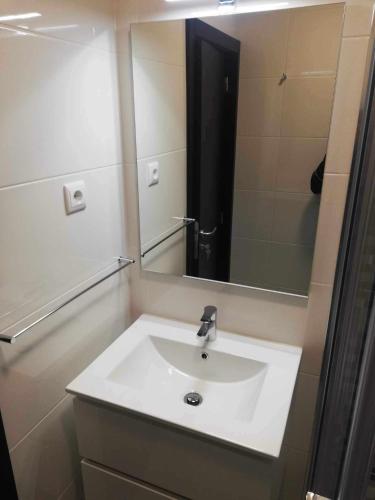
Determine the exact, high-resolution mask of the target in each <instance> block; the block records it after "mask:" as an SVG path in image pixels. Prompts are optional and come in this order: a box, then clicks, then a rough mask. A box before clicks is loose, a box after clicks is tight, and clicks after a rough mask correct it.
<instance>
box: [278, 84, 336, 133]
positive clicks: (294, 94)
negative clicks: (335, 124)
mask: <svg viewBox="0 0 375 500" xmlns="http://www.w3.org/2000/svg"><path fill="white" fill-rule="evenodd" d="M284 85H285V94H284V99H283V114H282V125H281V135H282V136H284V137H290V136H292V137H327V136H328V132H329V125H330V121H331V109H332V102H333V91H334V85H335V79H334V78H333V77H332V78H330V77H316V78H288V80H287V81H286V82H285V84H284Z"/></svg>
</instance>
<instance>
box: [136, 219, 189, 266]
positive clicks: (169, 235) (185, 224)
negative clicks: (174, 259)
mask: <svg viewBox="0 0 375 500" xmlns="http://www.w3.org/2000/svg"><path fill="white" fill-rule="evenodd" d="M173 219H177V220H181V221H182V226H180V227H178V228H177V229H175V230H174V231H172V232H171V233H169V234H168V235H167V236H164V238H162V239H161V240H159V241H158V242H156V243H154V245H152V246H150V248H148V249H147V250H145V251H144V252H143V253H141V257H145V256H146V255H147V254H148V253H149V252H151V250H154V248H156V247H158V246H159V245H161V244H162V243H164V241H166V240H168V239H169V238H171V237H172V236H173V235H174V234H176V233H178V232H179V231H181V229H184V227H187V226H190V224H193V222H196V221H195V219H189V218H188V217H173Z"/></svg>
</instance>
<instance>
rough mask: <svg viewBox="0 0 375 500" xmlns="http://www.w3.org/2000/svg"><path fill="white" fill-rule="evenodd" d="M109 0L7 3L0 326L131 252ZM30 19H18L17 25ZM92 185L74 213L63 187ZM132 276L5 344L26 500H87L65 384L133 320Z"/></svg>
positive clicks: (0, 154)
mask: <svg viewBox="0 0 375 500" xmlns="http://www.w3.org/2000/svg"><path fill="white" fill-rule="evenodd" d="M113 7H114V5H113V2H111V1H107V0H67V1H64V2H51V1H48V0H17V2H15V1H14V0H0V17H1V16H5V15H10V14H22V13H27V12H38V13H40V14H41V16H39V17H36V18H33V19H27V20H23V21H22V20H18V21H14V22H12V21H9V22H8V24H0V54H1V56H0V73H1V78H0V109H1V113H0V227H1V236H0V240H1V243H0V327H1V328H4V327H5V326H9V325H11V324H12V323H14V321H16V320H17V319H19V318H21V317H22V316H23V315H24V314H26V313H29V312H31V311H32V310H33V309H34V308H35V307H36V306H41V305H43V304H45V302H46V301H48V300H50V299H52V298H55V297H57V296H59V295H60V294H61V293H62V292H63V291H66V290H67V289H69V288H70V287H72V286H75V285H80V284H81V283H82V282H83V281H84V280H86V279H87V278H88V277H89V276H91V275H92V274H93V273H94V272H96V271H98V270H100V269H102V268H103V267H104V266H107V265H108V264H109V263H110V262H111V261H113V259H114V257H116V256H118V255H121V254H123V255H126V253H127V252H126V240H125V237H124V234H125V229H126V228H125V222H124V221H125V215H126V214H125V213H124V200H123V170H122V152H121V139H120V116H119V96H118V76H117V60H116V52H115V51H116V45H115V22H114V10H113ZM16 25H17V26H18V25H22V27H21V28H20V27H17V26H16ZM74 180H84V181H85V183H86V188H87V208H86V210H84V211H82V212H78V213H76V214H74V215H70V216H67V215H66V214H65V208H64V200H63V184H65V183H67V182H70V181H74ZM128 311H129V286H128V271H122V272H121V274H118V275H116V276H115V277H113V278H111V279H110V280H108V281H106V282H105V283H103V284H102V285H100V286H99V287H98V288H96V289H95V290H93V291H91V292H89V293H88V294H86V295H84V296H82V297H81V298H80V299H78V300H77V301H75V302H74V303H72V304H71V305H69V306H66V307H65V308H64V309H62V310H61V311H59V312H58V313H56V314H55V315H54V316H53V317H51V318H50V319H48V320H45V321H44V322H43V323H41V324H40V325H39V326H37V327H35V328H33V330H32V333H31V334H29V335H26V336H24V337H23V338H20V339H19V341H18V342H17V343H16V344H14V345H7V344H4V343H1V344H0V405H1V411H2V415H3V419H4V425H5V430H6V435H7V440H8V445H9V448H10V454H11V459H12V463H13V468H14V473H15V478H16V483H17V489H18V493H19V498H20V500H26V499H28V500H44V499H48V500H50V499H68V498H69V499H72V498H77V499H78V498H80V499H81V498H82V497H81V494H80V492H79V481H77V478H78V476H79V456H78V451H77V447H76V443H75V433H74V422H73V415H72V409H71V397H70V396H67V395H66V394H65V391H64V388H65V386H66V385H67V384H68V383H69V382H70V381H71V380H72V379H73V378H74V377H75V376H76V375H78V373H80V372H81V371H82V369H83V368H85V366H87V365H88V364H89V363H90V362H91V361H92V360H93V359H94V358H95V357H96V356H97V355H98V354H99V353H100V352H101V351H102V350H103V349H104V348H105V347H106V346H107V345H108V344H109V343H110V342H111V341H112V340H114V339H115V338H116V337H117V336H118V335H119V334H120V333H121V332H122V331H123V330H124V329H125V328H126V326H127V325H128V324H129V312H128Z"/></svg>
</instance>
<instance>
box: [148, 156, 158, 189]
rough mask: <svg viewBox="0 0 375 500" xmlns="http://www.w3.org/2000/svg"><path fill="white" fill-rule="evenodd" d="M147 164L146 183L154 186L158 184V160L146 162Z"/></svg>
mask: <svg viewBox="0 0 375 500" xmlns="http://www.w3.org/2000/svg"><path fill="white" fill-rule="evenodd" d="M147 166H148V185H149V187H150V186H154V185H155V184H159V162H158V161H151V162H150V163H148V164H147Z"/></svg>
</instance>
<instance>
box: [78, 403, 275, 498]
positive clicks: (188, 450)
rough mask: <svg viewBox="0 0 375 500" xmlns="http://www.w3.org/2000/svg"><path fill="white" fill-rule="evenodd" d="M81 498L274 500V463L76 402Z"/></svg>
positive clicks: (105, 407) (143, 419)
mask: <svg viewBox="0 0 375 500" xmlns="http://www.w3.org/2000/svg"><path fill="white" fill-rule="evenodd" d="M74 410H75V418H76V429H77V436H78V443H79V450H80V454H81V456H82V457H83V460H82V475H83V480H84V488H85V496H86V500H99V499H100V500H102V499H104V498H105V499H106V500H112V499H113V500H122V499H124V500H153V499H180V498H185V499H186V498H189V499H194V500H211V499H212V500H277V498H278V492H279V490H280V480H281V475H282V469H283V457H282V456H281V457H280V458H278V459H272V458H268V457H264V456H261V455H256V454H255V453H252V452H248V451H246V450H243V449H242V448H238V447H237V448H236V447H232V446H229V445H227V444H223V443H222V442H219V441H216V440H214V439H212V438H208V437H206V436H203V435H200V434H198V433H193V432H189V431H186V430H184V429H181V428H178V427H176V426H172V425H169V424H167V423H163V422H159V421H156V420H154V419H151V418H148V417H143V416H141V415H138V414H135V413H132V412H129V411H127V410H118V409H116V408H115V407H111V406H109V405H102V404H100V403H96V402H93V401H91V400H88V399H85V398H81V397H76V398H75V400H74Z"/></svg>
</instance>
